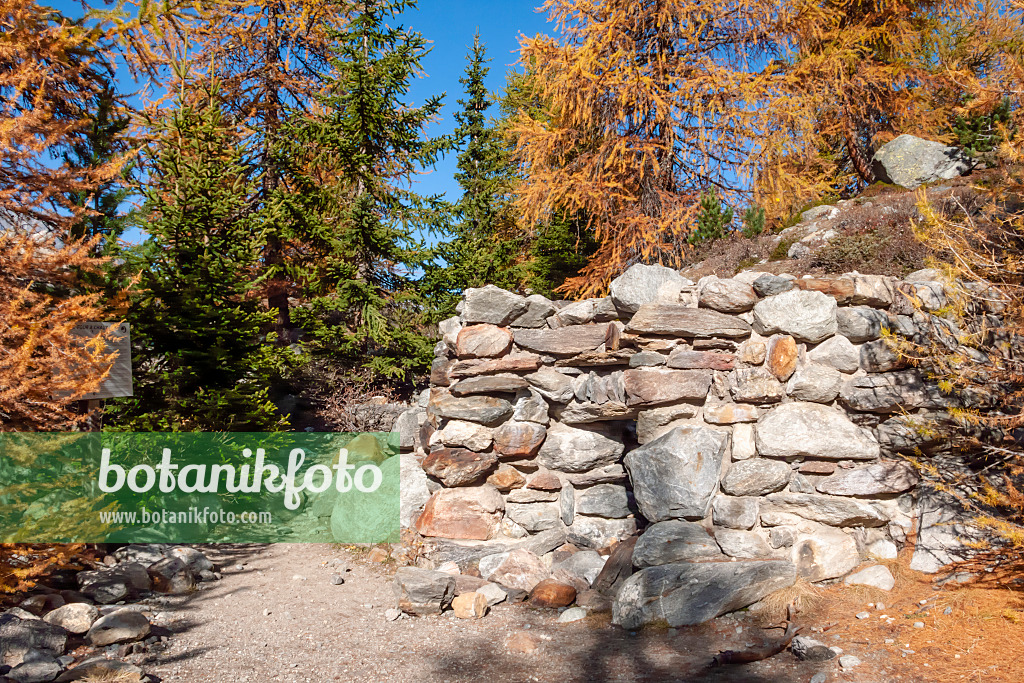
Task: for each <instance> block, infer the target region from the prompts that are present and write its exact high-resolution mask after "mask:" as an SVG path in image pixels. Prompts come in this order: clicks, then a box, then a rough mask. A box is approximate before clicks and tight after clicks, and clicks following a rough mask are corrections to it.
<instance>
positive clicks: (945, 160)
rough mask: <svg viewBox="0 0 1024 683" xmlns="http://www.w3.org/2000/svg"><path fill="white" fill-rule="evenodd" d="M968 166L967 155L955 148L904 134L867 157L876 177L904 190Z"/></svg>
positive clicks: (950, 175) (958, 172)
mask: <svg viewBox="0 0 1024 683" xmlns="http://www.w3.org/2000/svg"><path fill="white" fill-rule="evenodd" d="M970 169H971V162H970V160H969V158H968V157H967V156H965V155H964V154H963V152H961V151H960V150H959V149H957V148H956V147H947V146H946V145H943V144H942V143H941V142H933V141H931V140H924V139H922V138H919V137H915V136H913V135H906V134H904V135H900V136H899V137H898V138H896V139H895V140H893V141H891V142H888V143H886V144H884V145H882V146H881V147H880V148H879V149H878V151H877V152H875V155H874V157H872V159H871V170H872V171H874V173H875V177H876V178H877V179H878V180H880V181H882V182H884V183H891V184H893V185H899V186H901V187H905V188H907V189H908V190H913V189H916V188H917V187H919V186H921V185H923V184H925V183H931V182H934V181H936V180H949V179H951V178H956V177H957V176H961V175H963V174H964V173H967V172H968V171H969V170H970Z"/></svg>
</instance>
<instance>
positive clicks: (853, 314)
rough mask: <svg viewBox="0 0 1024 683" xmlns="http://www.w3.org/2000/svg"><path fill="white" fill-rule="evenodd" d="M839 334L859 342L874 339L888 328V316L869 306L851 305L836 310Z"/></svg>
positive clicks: (856, 342)
mask: <svg viewBox="0 0 1024 683" xmlns="http://www.w3.org/2000/svg"><path fill="white" fill-rule="evenodd" d="M836 321H837V323H838V331H839V334H841V335H843V336H844V337H846V338H847V339H849V340H850V341H851V342H853V343H855V344H860V343H863V342H868V341H874V340H876V339H878V338H880V337H881V336H882V330H887V329H889V316H888V315H886V314H885V313H884V312H883V311H880V310H878V309H877V308H871V307H870V306H851V307H849V308H840V309H839V310H838V311H836Z"/></svg>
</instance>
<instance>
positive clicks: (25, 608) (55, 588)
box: [0, 544, 220, 683]
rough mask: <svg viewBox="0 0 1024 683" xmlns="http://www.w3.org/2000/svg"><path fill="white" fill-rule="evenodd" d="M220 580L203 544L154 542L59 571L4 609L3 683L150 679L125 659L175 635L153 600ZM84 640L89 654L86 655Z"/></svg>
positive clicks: (0, 617)
mask: <svg viewBox="0 0 1024 683" xmlns="http://www.w3.org/2000/svg"><path fill="white" fill-rule="evenodd" d="M218 578H220V575H219V574H218V573H217V572H216V571H215V567H214V566H213V564H212V563H211V562H210V561H209V560H208V559H207V558H206V556H205V555H203V553H201V552H199V551H198V550H196V549H195V548H190V547H185V546H180V547H172V546H169V545H161V544H147V545H129V546H124V547H121V548H119V549H117V550H116V551H115V552H114V553H113V555H108V556H107V557H106V558H104V563H103V564H102V565H98V566H97V567H96V568H95V569H90V570H87V571H80V572H77V573H76V574H74V575H73V576H72V575H57V577H56V580H55V581H51V582H50V583H53V584H54V585H47V582H46V581H44V582H43V583H42V584H41V585H40V586H38V587H37V588H36V590H35V592H34V593H33V594H31V595H29V596H28V597H27V598H25V599H24V600H23V601H22V602H21V603H20V605H19V606H18V607H15V608H13V609H9V610H7V611H6V612H4V613H2V614H0V682H3V683H6V682H7V681H14V682H15V683H49V681H57V682H58V683H65V682H67V681H78V680H85V679H88V680H115V679H116V680H118V681H143V680H148V679H147V677H146V676H145V674H144V673H143V671H142V669H140V668H139V667H137V666H135V665H133V664H131V663H129V662H128V661H124V660H125V658H130V657H131V656H132V655H136V654H139V653H142V652H145V651H147V650H150V649H154V648H159V647H161V646H162V645H163V643H165V642H166V640H167V632H161V631H162V630H161V629H159V628H157V627H154V626H153V625H152V624H151V621H150V619H151V617H152V616H153V612H151V611H150V610H149V608H148V606H147V602H149V601H151V600H152V599H153V597H154V596H155V595H156V594H164V595H176V594H183V593H188V592H191V591H192V590H194V589H195V587H196V584H197V582H200V581H213V580H216V579H218ZM61 580H63V581H64V582H65V583H66V586H63V587H62V586H61V585H60V581H61ZM70 586H74V588H71V587H70ZM129 601H140V604H134V605H133V604H127V603H128V602H129ZM83 645H84V646H86V648H85V651H86V652H87V654H85V655H81V654H79V653H81V652H82V649H80V646H83ZM72 651H74V652H75V653H76V656H72V655H71V654H68V653H70V652H72Z"/></svg>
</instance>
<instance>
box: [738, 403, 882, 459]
mask: <svg viewBox="0 0 1024 683" xmlns="http://www.w3.org/2000/svg"><path fill="white" fill-rule="evenodd" d="M757 452H758V453H760V454H761V455H763V456H767V457H773V458H792V457H801V456H802V457H806V458H821V459H825V460H873V459H875V458H877V457H878V456H879V454H880V450H879V447H878V442H877V441H875V439H874V437H873V436H872V435H871V432H869V431H868V430H866V429H863V428H861V427H858V426H857V425H855V424H853V422H851V421H850V420H849V418H847V417H846V415H844V414H843V413H842V412H841V411H839V410H835V409H834V408H830V407H828V406H823V405H820V404H817V403H805V402H795V403H785V404H783V405H780V406H777V407H776V408H774V409H772V410H770V411H769V412H768V414H766V415H765V416H764V417H762V418H761V420H760V421H759V422H758V423H757Z"/></svg>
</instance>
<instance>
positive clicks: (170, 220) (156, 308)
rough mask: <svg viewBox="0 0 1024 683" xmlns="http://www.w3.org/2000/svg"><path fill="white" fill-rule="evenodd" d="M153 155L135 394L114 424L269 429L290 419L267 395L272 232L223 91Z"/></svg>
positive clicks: (163, 134) (164, 133)
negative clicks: (268, 244)
mask: <svg viewBox="0 0 1024 683" xmlns="http://www.w3.org/2000/svg"><path fill="white" fill-rule="evenodd" d="M152 129H153V131H154V132H155V133H156V134H157V135H158V138H157V142H156V143H155V144H154V145H153V147H152V149H151V150H150V151H149V154H148V158H147V159H146V161H147V162H148V163H147V171H148V173H147V175H148V177H147V180H146V183H145V186H144V187H142V188H140V191H141V192H142V193H143V194H144V197H145V203H144V206H143V209H142V216H141V219H140V223H139V227H140V228H141V229H142V230H143V231H144V232H146V233H148V234H149V235H150V238H149V240H148V242H147V243H146V245H145V246H144V248H143V250H142V251H143V260H144V265H143V270H142V273H141V280H140V282H139V285H138V287H137V289H136V291H135V292H134V293H133V304H134V305H133V308H132V311H131V313H130V315H129V321H130V322H131V323H132V343H133V364H134V383H135V395H134V396H133V397H131V398H125V399H117V400H115V401H114V402H112V405H111V406H110V410H109V414H110V416H111V419H110V420H109V423H110V424H111V426H113V427H114V428H123V429H134V430H146V431H193V430H211V431H213V430H217V431H261V430H267V429H273V428H276V427H280V426H282V424H283V423H282V421H281V419H280V418H279V417H277V416H276V415H274V407H273V404H271V403H270V401H269V399H268V389H267V387H268V385H269V383H270V376H271V374H272V371H273V363H272V360H273V355H272V354H273V352H272V351H271V349H272V348H273V347H269V346H267V345H265V344H263V343H262V340H261V331H262V329H263V328H264V326H267V325H269V324H270V323H271V321H272V316H271V315H270V314H269V313H267V312H266V311H265V310H263V309H262V307H261V306H260V303H259V300H258V298H257V297H256V296H254V294H255V293H256V291H257V287H258V286H259V285H260V278H259V275H258V272H257V270H258V261H259V255H260V249H261V247H262V245H263V241H264V239H265V229H264V227H263V221H264V220H265V219H264V217H263V216H262V215H261V214H260V213H259V212H253V211H252V210H251V203H250V199H251V197H252V195H253V194H254V193H255V192H256V188H257V183H258V182H259V178H258V177H254V176H253V174H252V173H251V170H250V168H249V167H248V165H247V164H245V162H244V159H245V153H246V150H245V149H244V146H242V145H240V144H239V135H238V133H237V131H236V130H233V129H232V127H231V125H230V122H229V119H228V117H227V116H226V115H225V113H224V110H223V107H222V106H221V104H220V102H219V101H218V100H217V97H216V91H215V89H213V88H207V89H206V99H199V98H190V101H188V102H181V103H180V106H179V108H178V109H177V110H176V111H174V112H172V113H171V114H170V115H169V116H168V117H167V118H166V119H165V120H162V121H157V122H153V123H152Z"/></svg>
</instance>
